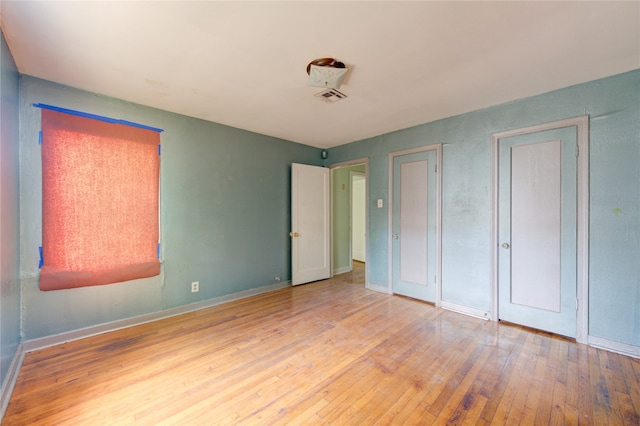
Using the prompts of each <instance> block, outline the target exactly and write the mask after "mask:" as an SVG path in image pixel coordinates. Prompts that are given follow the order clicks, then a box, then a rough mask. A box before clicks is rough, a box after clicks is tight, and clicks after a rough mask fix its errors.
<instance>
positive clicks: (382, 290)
mask: <svg viewBox="0 0 640 426" xmlns="http://www.w3.org/2000/svg"><path fill="white" fill-rule="evenodd" d="M365 287H366V288H368V289H369V290H373V291H379V292H380V293H385V294H391V289H390V288H389V287H386V286H383V285H379V284H371V283H367V285H366V286H365Z"/></svg>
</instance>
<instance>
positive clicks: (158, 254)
mask: <svg viewBox="0 0 640 426" xmlns="http://www.w3.org/2000/svg"><path fill="white" fill-rule="evenodd" d="M158 259H160V243H158Z"/></svg>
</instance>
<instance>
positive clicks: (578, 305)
mask: <svg viewBox="0 0 640 426" xmlns="http://www.w3.org/2000/svg"><path fill="white" fill-rule="evenodd" d="M579 309H580V300H579V299H576V312H577V311H578V310H579Z"/></svg>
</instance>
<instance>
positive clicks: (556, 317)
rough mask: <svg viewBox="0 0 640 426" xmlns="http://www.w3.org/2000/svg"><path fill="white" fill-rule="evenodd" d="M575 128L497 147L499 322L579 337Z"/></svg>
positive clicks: (508, 141)
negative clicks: (577, 320)
mask: <svg viewBox="0 0 640 426" xmlns="http://www.w3.org/2000/svg"><path fill="white" fill-rule="evenodd" d="M576 145H577V138H576V128H575V127H566V128H562V129H556V130H548V131H542V132H536V133H531V134H527V135H522V136H513V137H506V138H502V139H500V142H499V145H498V161H499V170H498V198H499V202H498V245H499V248H498V315H499V319H501V320H505V321H509V322H513V323H517V324H522V325H525V326H528V327H533V328H536V329H541V330H546V331H550V332H553V333H557V334H561V335H564V336H569V337H575V336H576V285H577V280H576V270H577V251H576V246H577V233H576V228H577V159H576V154H577V152H576Z"/></svg>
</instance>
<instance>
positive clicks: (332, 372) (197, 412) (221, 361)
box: [2, 262, 640, 426]
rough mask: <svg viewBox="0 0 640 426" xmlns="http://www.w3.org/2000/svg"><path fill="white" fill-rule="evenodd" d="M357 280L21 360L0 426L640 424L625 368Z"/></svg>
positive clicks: (630, 363) (581, 349) (616, 358)
mask: <svg viewBox="0 0 640 426" xmlns="http://www.w3.org/2000/svg"><path fill="white" fill-rule="evenodd" d="M363 282H364V267H363V264H361V263H359V262H354V271H353V272H350V273H346V274H342V275H339V276H336V277H334V278H332V279H330V280H325V281H319V282H315V283H310V284H306V285H303V286H296V287H291V288H286V289H282V290H278V291H274V292H271V293H267V294H262V295H257V296H254V297H250V298H246V299H242V300H237V301H233V302H229V303H226V304H224V305H220V306H215V307H211V308H207V309H203V310H200V311H197V312H191V313H187V314H184V315H180V316H177V317H173V318H168V319H164V320H160V321H156V322H153V323H148V324H143V325H139V326H136V327H130V328H127V329H123V330H118V331H114V332H111V333H105V334H102V335H99V336H93V337H89V338H86V339H82V340H78V341H73V342H68V343H65V344H62V345H58V346H54V347H50V348H45V349H42V350H38V351H34V352H31V353H28V354H26V356H25V359H24V362H23V365H22V368H21V370H20V373H19V376H18V380H17V383H16V386H15V388H14V392H13V395H12V397H11V400H10V402H9V406H8V408H7V411H6V414H5V416H4V419H3V422H2V425H3V426H10V425H92V426H93V425H127V424H134V425H222V424H249V425H252V424H260V425H284V424H286V425H307V424H334V425H397V424H451V425H491V424H500V425H502V424H509V425H512V424H526V425H528V424H545V425H547V424H552V425H556V424H557V425H573V424H576V425H578V424H586V425H602V424H607V425H638V424H640V384H639V383H640V360H638V359H634V358H630V357H626V356H623V355H619V354H615V353H612V352H607V351H604V350H600V349H596V348H592V347H586V346H584V345H579V344H576V343H575V342H573V341H571V340H568V339H565V338H562V337H559V336H554V335H551V334H549V333H545V332H539V331H536V330H531V329H527V328H525V327H521V326H518V325H513V324H503V323H495V322H488V321H484V320H480V319H476V318H472V317H468V316H465V315H461V314H456V313H453V312H450V311H446V310H442V309H438V308H435V307H434V306H432V305H430V304H427V303H422V302H419V301H416V300H412V299H409V298H405V297H398V296H390V295H386V294H382V293H377V292H374V291H370V290H367V289H365V288H364V284H363Z"/></svg>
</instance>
